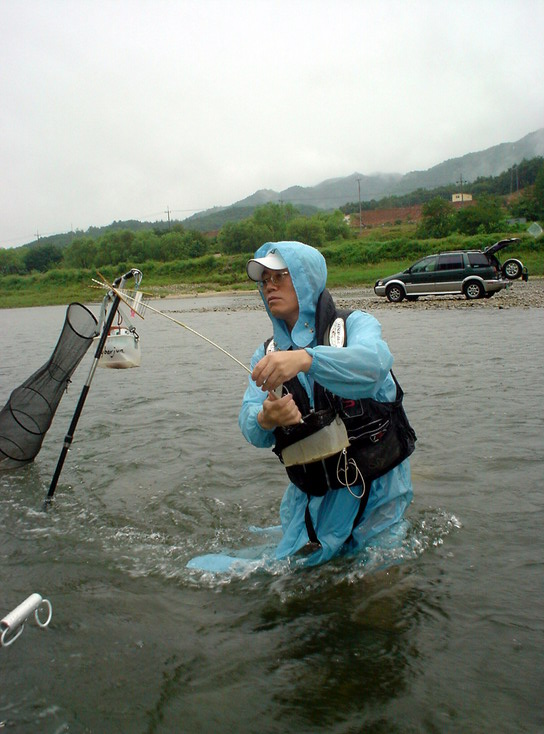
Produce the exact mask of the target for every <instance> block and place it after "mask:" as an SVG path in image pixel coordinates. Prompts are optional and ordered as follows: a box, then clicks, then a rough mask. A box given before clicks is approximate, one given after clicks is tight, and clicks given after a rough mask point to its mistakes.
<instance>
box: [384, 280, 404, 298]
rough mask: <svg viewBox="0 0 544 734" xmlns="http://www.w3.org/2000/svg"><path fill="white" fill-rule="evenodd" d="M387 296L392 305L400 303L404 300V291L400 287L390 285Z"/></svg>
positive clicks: (386, 292)
mask: <svg viewBox="0 0 544 734" xmlns="http://www.w3.org/2000/svg"><path fill="white" fill-rule="evenodd" d="M385 295H386V296H387V300H388V301H390V302H391V303H400V302H401V301H402V299H403V298H404V290H403V289H402V288H401V286H400V285H396V284H394V285H389V286H387V290H386V291H385Z"/></svg>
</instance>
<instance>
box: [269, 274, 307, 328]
mask: <svg viewBox="0 0 544 734" xmlns="http://www.w3.org/2000/svg"><path fill="white" fill-rule="evenodd" d="M261 289H262V292H263V295H264V297H265V298H266V302H267V304H268V308H269V309H270V312H271V313H272V315H273V316H275V317H276V318H277V319H283V320H284V321H285V323H286V324H287V326H288V327H289V329H292V328H293V326H294V325H295V324H296V323H297V319H298V298H297V294H296V292H295V288H294V286H293V281H292V280H291V276H290V275H289V271H288V270H264V271H263V275H262V281H261Z"/></svg>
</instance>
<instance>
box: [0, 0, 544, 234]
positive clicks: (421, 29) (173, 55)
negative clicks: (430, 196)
mask: <svg viewBox="0 0 544 734" xmlns="http://www.w3.org/2000/svg"><path fill="white" fill-rule="evenodd" d="M543 29H544V0H448V1H447V2H446V1H444V0H409V1H408V0H406V1H402V2H401V1H396V0H327V1H321V0H0V85H1V87H0V156H1V158H0V160H1V166H2V175H1V178H0V246H3V247H12V246H16V245H20V244H23V243H26V242H29V241H31V240H33V239H36V233H39V234H40V235H48V234H55V233H59V232H68V231H70V230H72V229H80V230H85V229H87V228H88V227H89V226H91V225H93V226H101V225H106V224H109V223H111V222H112V221H114V220H124V219H140V220H149V221H156V220H159V219H166V218H167V215H166V210H167V209H170V211H171V216H172V217H173V218H177V219H184V218H185V217H187V216H190V215H191V214H192V213H194V211H195V210H200V209H207V208H209V207H212V206H215V205H220V206H223V205H229V204H231V203H234V202H235V201H237V200H239V199H242V198H244V197H245V196H248V195H250V194H252V193H254V192H255V191H256V190H258V189H261V188H268V189H274V190H277V191H278V190H281V189H285V188H287V187H289V186H291V185H296V184H299V185H302V186H312V185H315V184H317V183H320V182H321V181H324V180H325V179H328V178H334V177H342V176H348V175H350V174H351V173H354V172H355V171H357V172H359V173H362V174H370V173H375V172H377V171H382V172H400V173H406V172H408V171H411V170H416V169H418V170H421V169H426V168H429V167H431V166H433V165H435V164H437V163H440V162H442V161H443V160H446V159H448V158H454V157H457V156H460V155H464V154H465V153H469V152H473V151H478V150H484V149H485V148H489V147H490V146H492V145H497V144H499V143H503V142H509V141H516V140H519V139H520V138H522V137H523V136H524V135H526V134H527V133H529V132H533V131H534V130H537V129H539V128H541V127H544V51H543V44H542V32H543ZM356 197H357V192H356V191H354V200H356Z"/></svg>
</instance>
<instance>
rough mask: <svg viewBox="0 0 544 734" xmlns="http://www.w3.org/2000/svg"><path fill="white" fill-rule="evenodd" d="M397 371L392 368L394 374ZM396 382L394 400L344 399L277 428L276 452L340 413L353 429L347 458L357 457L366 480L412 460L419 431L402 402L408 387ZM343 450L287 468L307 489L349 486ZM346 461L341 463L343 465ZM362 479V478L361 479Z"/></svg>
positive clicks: (323, 490)
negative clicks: (342, 469)
mask: <svg viewBox="0 0 544 734" xmlns="http://www.w3.org/2000/svg"><path fill="white" fill-rule="evenodd" d="M391 374H392V373H391ZM393 379H394V380H395V384H396V387H397V394H396V397H395V400H394V401H392V402H388V403H382V402H379V401H378V400H372V398H365V399H361V400H341V401H340V405H339V406H338V407H339V409H338V410H337V411H334V410H332V409H330V410H322V411H318V412H316V413H311V414H310V415H309V416H305V417H304V423H303V424H300V426H294V427H293V428H292V429H289V430H287V431H285V430H282V429H276V445H275V447H274V452H275V453H276V454H277V455H278V456H279V457H280V459H281V452H282V450H283V449H284V448H285V447H286V446H290V445H291V444H293V443H295V442H296V441H299V440H301V439H302V438H304V437H305V436H307V435H309V434H310V433H313V432H315V431H316V430H318V429H319V428H322V427H323V426H326V425H328V424H329V423H331V422H332V420H333V419H334V417H335V415H337V414H338V415H340V417H341V418H342V420H343V421H344V423H345V424H346V429H347V432H348V437H349V440H350V446H349V448H348V449H347V458H348V459H353V460H354V461H355V463H356V464H357V467H358V469H359V471H360V472H361V474H362V476H363V477H364V479H365V482H369V481H372V480H374V479H377V478H378V477H381V476H383V475H384V474H387V472H388V471H391V469H393V468H394V467H396V466H398V465H399V464H400V463H401V462H402V461H404V459H407V458H408V457H409V456H410V454H412V453H413V451H414V449H415V442H416V440H417V437H416V434H415V432H414V430H413V428H412V427H411V425H410V423H409V422H408V418H407V416H406V413H405V411H404V408H403V405H402V399H403V395H404V393H403V391H402V388H401V386H400V385H399V383H398V382H397V379H396V378H395V376H394V375H393ZM339 458H340V454H335V455H334V456H331V457H329V458H327V459H322V460H318V461H313V462H311V463H309V464H301V465H298V466H290V467H286V471H287V474H288V476H289V479H290V480H291V481H292V482H293V484H296V486H297V487H299V488H300V489H302V490H303V491H304V492H306V493H307V494H310V495H313V496H318V497H321V496H323V495H324V494H325V493H326V492H327V491H328V490H329V489H340V488H342V487H345V486H346V484H345V475H343V474H342V472H340V475H339ZM343 463H344V462H343V460H342V464H343ZM357 483H358V484H359V482H357Z"/></svg>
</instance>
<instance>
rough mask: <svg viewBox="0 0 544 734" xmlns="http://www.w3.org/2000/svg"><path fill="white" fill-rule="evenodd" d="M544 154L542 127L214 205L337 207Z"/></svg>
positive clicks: (191, 223) (203, 216)
mask: <svg viewBox="0 0 544 734" xmlns="http://www.w3.org/2000/svg"><path fill="white" fill-rule="evenodd" d="M538 156H544V128H541V129H540V130H536V131H535V132H532V133H529V134H528V135H526V136H525V137H523V138H521V140H518V141H517V142H515V143H501V144H500V145H495V146H493V147H491V148H487V150H483V151H479V152H477V153H467V154H466V155H464V156H461V157H460V158H451V159H449V160H447V161H444V162H443V163H439V164H438V165H436V166H433V167H432V168H429V169H428V170H426V171H411V172H410V173H406V174H404V175H402V174H400V173H399V174H395V173H388V174H385V173H377V174H374V175H371V176H365V175H364V174H362V173H352V174H351V175H350V176H345V177H344V178H331V179H328V180H326V181H323V182H322V183H319V184H317V185H316V186H307V187H303V186H290V187H289V188H287V189H284V190H283V191H272V190H271V189H260V190H259V191H256V192H255V193H254V194H252V195H251V196H248V197H246V198H245V199H241V200H240V201H237V202H236V203H234V204H232V205H231V206H230V207H225V208H215V209H214V210H213V211H214V212H215V214H216V215H219V213H221V212H229V215H230V214H233V215H234V213H235V210H236V209H237V208H238V207H240V208H246V209H247V208H248V207H253V208H255V207H256V206H261V205H262V204H266V203H268V202H280V201H281V202H283V203H290V204H293V205H294V206H296V207H297V209H301V205H303V204H304V205H307V206H312V207H315V208H316V209H325V210H327V209H337V208H339V207H341V206H343V205H344V204H347V203H349V202H354V201H358V200H359V187H360V198H361V201H371V200H372V199H382V198H385V197H387V196H401V195H403V194H407V193H410V192H412V191H416V190H417V189H434V188H438V187H440V186H449V185H453V184H456V183H457V182H460V181H461V178H462V182H463V186H464V185H465V184H468V183H470V182H472V181H475V180H476V179H477V178H479V177H488V176H498V175H500V174H501V173H503V172H504V171H506V170H508V169H509V168H511V167H512V166H514V165H517V164H518V163H521V161H522V160H524V159H525V160H530V159H531V158H536V157H538ZM211 211H212V210H209V209H208V210H206V211H203V212H199V213H198V214H195V215H193V216H192V217H190V218H189V219H186V220H184V222H183V223H184V225H185V224H186V225H187V226H188V227H193V228H195V229H197V228H198V229H200V226H199V225H198V224H197V222H198V221H199V220H205V221H206V220H207V218H208V216H209V215H210V213H211ZM213 229H217V227H214V228H213Z"/></svg>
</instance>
